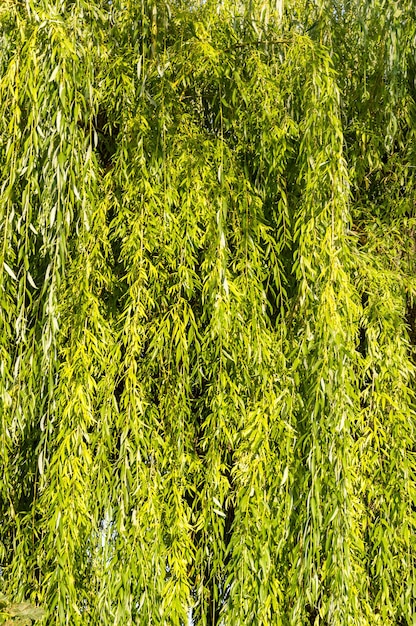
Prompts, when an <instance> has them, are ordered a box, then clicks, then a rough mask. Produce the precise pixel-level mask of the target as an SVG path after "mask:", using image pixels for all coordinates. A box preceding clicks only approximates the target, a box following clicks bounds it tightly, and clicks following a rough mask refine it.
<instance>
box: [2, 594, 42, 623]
mask: <svg viewBox="0 0 416 626" xmlns="http://www.w3.org/2000/svg"><path fill="white" fill-rule="evenodd" d="M44 614H45V611H44V610H43V609H41V608H40V607H38V606H33V605H32V604H30V602H19V603H17V604H11V603H10V602H9V601H8V600H7V598H6V596H4V595H3V594H0V623H1V624H4V626H13V624H14V625H15V626H32V624H33V622H36V621H37V620H39V619H42V617H43V616H44Z"/></svg>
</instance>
